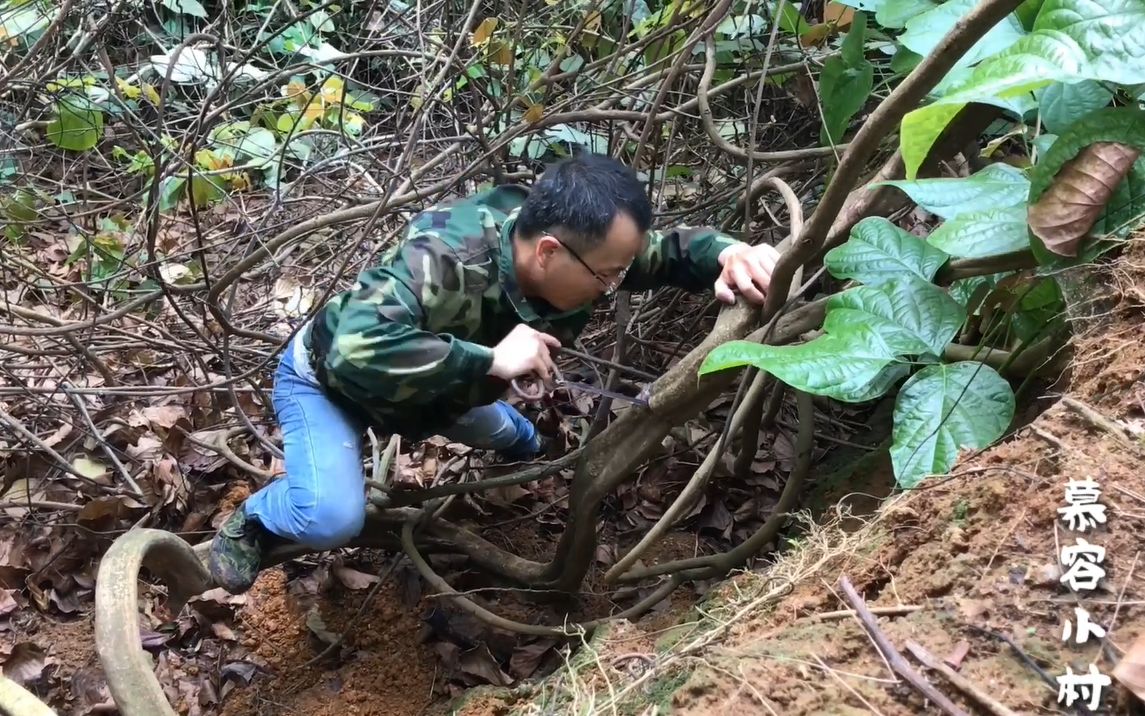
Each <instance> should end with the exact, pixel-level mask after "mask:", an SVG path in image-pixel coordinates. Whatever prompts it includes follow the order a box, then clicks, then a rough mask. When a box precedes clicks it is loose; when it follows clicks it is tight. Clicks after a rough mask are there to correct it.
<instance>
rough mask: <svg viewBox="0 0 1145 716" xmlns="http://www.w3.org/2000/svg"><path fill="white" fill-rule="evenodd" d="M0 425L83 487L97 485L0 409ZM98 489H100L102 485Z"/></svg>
mask: <svg viewBox="0 0 1145 716" xmlns="http://www.w3.org/2000/svg"><path fill="white" fill-rule="evenodd" d="M0 424H2V425H4V426H5V427H7V428H8V429H9V430H11V431H12V432H14V433H16V434H17V435H19V436H20V437H22V438H24V439H25V440H27V441H28V442H30V443H32V444H33V445H35V446H36V447H37V448H39V449H40V450H43V451H44V452H46V453H47V454H48V455H49V456H50V457H51V458H52V459H53V460H55V461H56V464H57V465H59V467H60V469H61V470H63V471H64V472H66V473H68V474H69V475H72V476H73V477H77V478H79V479H80V480H82V481H83V483H84V484H85V485H98V484H99V483H96V482H93V481H92V479H91V478H90V477H88V476H87V475H85V474H83V473H82V472H80V471H79V470H77V469H75V468H74V467H72V464H71V463H70V462H68V460H67V458H65V457H64V456H63V455H61V454H59V453H58V452H56V451H55V450H54V449H52V447H51V446H50V445H48V444H47V443H45V442H44V441H43V440H41V439H40V438H38V437H36V434H35V433H33V432H32V431H31V430H28V428H26V427H24V424H23V423H21V422H20V421H19V420H17V419H16V418H14V417H12V416H11V415H9V414H8V413H7V412H6V411H5V410H4V409H3V408H0ZM100 487H102V485H101V486H100Z"/></svg>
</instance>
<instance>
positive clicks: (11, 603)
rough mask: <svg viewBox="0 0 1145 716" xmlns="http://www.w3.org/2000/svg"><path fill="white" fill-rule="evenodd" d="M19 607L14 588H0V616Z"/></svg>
mask: <svg viewBox="0 0 1145 716" xmlns="http://www.w3.org/2000/svg"><path fill="white" fill-rule="evenodd" d="M19 608H20V604H19V603H18V602H17V601H16V590H15V589H0V617H2V616H4V615H5V614H11V613H12V612H14V611H16V610H17V609H19Z"/></svg>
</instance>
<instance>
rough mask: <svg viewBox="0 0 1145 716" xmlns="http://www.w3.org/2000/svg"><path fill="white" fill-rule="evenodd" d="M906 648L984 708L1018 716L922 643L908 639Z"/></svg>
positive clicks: (1008, 715) (1002, 714) (1006, 715)
mask: <svg viewBox="0 0 1145 716" xmlns="http://www.w3.org/2000/svg"><path fill="white" fill-rule="evenodd" d="M906 650H907V651H909V652H910V653H911V655H913V656H914V658H916V659H918V661H919V663H921V664H922V665H923V666H925V667H926V668H928V669H934V670H935V671H937V672H938V673H940V674H942V675H943V676H944V677H945V678H946V680H947V681H949V682H950V683H951V684H953V685H954V686H956V687H957V688H959V689H961V690H962V692H963V693H964V694H966V695H967V696H969V697H971V698H972V699H974V700H975V701H977V702H978V703H980V704H982V705H983V706H984V707H986V710H987V711H989V712H990V713H992V714H996V715H997V716H1018V714H1017V713H1015V712H1014V711H1011V710H1010V709H1009V708H1007V707H1006V706H1005V705H1003V704H1001V703H999V702H998V701H997V700H996V699H994V698H992V697H991V696H990V695H989V694H987V693H986V692H985V691H983V690H982V689H980V688H978V687H977V686H975V685H974V683H973V682H972V681H970V679H967V678H966V677H965V676H963V675H962V674H959V673H958V672H957V671H955V670H954V669H951V668H950V667H949V666H947V665H946V664H943V663H942V661H941V660H940V659H938V658H937V657H936V656H935V655H934V654H931V653H930V652H929V651H927V650H926V647H924V646H923V645H922V644H919V643H918V642H916V641H908V642H907V643H906Z"/></svg>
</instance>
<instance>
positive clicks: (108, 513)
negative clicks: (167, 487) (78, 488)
mask: <svg viewBox="0 0 1145 716" xmlns="http://www.w3.org/2000/svg"><path fill="white" fill-rule="evenodd" d="M145 509H147V505H144V504H143V503H142V502H139V501H138V500H135V499H133V498H131V497H129V496H127V495H114V496H111V497H100V498H99V499H95V500H92V501H91V502H87V503H85V504H84V506H83V508H82V509H80V511H79V514H77V515H76V522H78V523H79V524H81V525H84V526H85V527H92V528H94V527H98V526H100V525H101V523H103V526H110V525H107V524H106V523H109V522H116V521H118V520H120V519H124V518H127V517H130V516H132V513H133V512H137V511H139V510H145Z"/></svg>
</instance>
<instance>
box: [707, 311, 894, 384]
mask: <svg viewBox="0 0 1145 716" xmlns="http://www.w3.org/2000/svg"><path fill="white" fill-rule="evenodd" d="M843 329H844V331H845V332H843V333H839V334H833V333H827V334H824V335H822V336H819V337H818V338H815V339H814V340H811V341H808V342H807V343H800V344H797V345H791V346H767V345H761V344H759V343H753V342H751V341H730V342H728V343H724V344H723V345H720V346H717V347H716V348H715V349H714V350H712V352H711V353H709V354H708V356H707V358H705V359H704V362H703V364H702V365H701V366H700V374H701V375H703V374H705V373H711V372H714V371H720V370H727V369H728V368H738V367H742V366H745V365H753V366H755V367H756V368H759V369H760V370H764V371H767V372H768V373H771V374H772V375H774V376H775V377H776V378H778V379H779V380H782V381H783V382H784V383H786V384H788V385H790V386H791V387H793V388H797V389H799V390H802V391H804V392H807V393H812V394H814V395H824V396H827V397H829V398H835V399H836V400H842V401H848V400H851V401H853V398H854V396H855V395H860V394H861V393H862V392H863V391H864V390H865V389H866V388H867V386H868V385H870V383H871V382H872V381H873V380H875V379H876V378H878V377H879V375H880V374H881V373H882V372H883V369H884V368H886V367H887V366H888V365H889V364H890V363H891V362H893V361H895V353H894V351H893V350H892V349H891V347H890V346H888V345H887V343H886V341H884V340H883V339H882V337H881V336H880V335H879V333H878V331H876V330H875V329H874V328H872V327H871V326H868V325H865V324H863V323H854V324H849V325H847V326H844V327H843Z"/></svg>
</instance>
